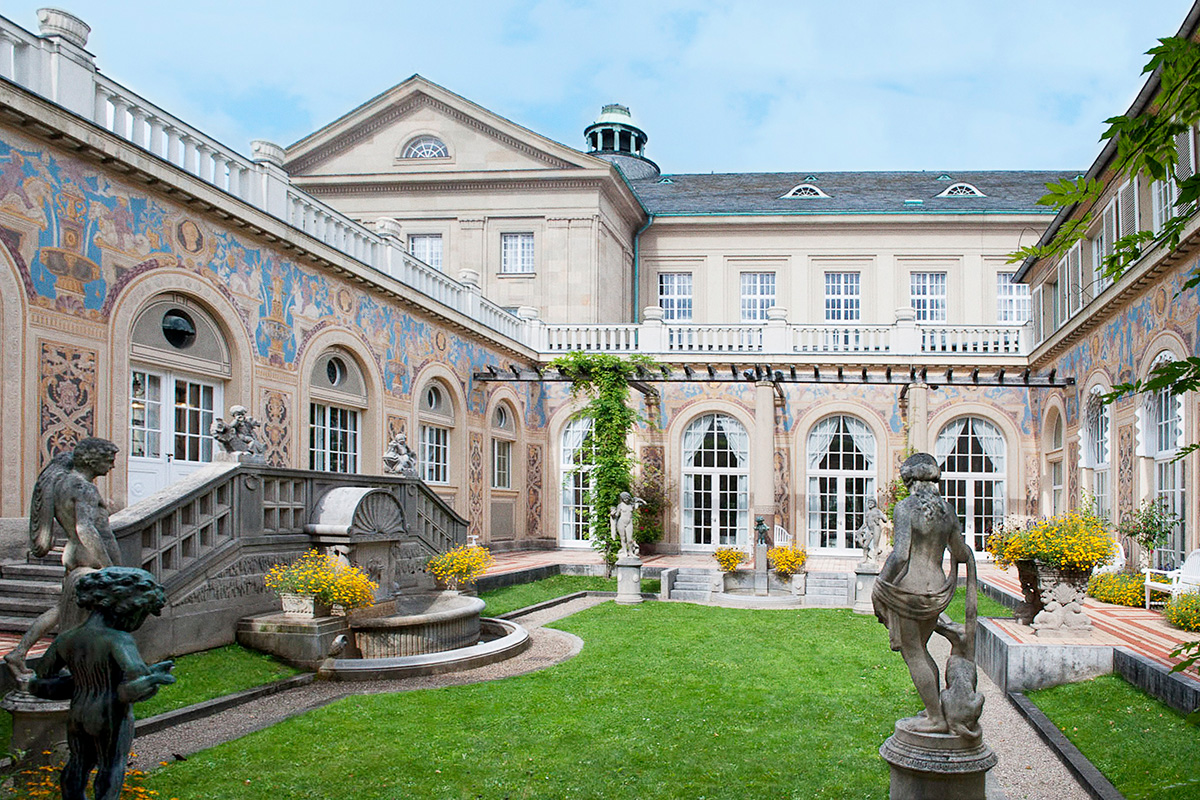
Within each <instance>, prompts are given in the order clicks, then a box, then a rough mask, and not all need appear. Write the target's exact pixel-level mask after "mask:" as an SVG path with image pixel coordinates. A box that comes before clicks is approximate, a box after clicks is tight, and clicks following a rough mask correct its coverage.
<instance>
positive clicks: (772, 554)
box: [767, 544, 808, 594]
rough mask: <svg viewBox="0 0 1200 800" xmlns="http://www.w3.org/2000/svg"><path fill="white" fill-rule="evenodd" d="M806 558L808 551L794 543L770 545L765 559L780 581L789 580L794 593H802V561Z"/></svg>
mask: <svg viewBox="0 0 1200 800" xmlns="http://www.w3.org/2000/svg"><path fill="white" fill-rule="evenodd" d="M807 560H808V551H807V550H805V549H804V548H803V547H797V546H796V545H794V544H793V545H790V546H787V547H772V548H771V549H770V550H768V551H767V561H768V562H769V563H770V565H771V569H773V570H775V574H776V575H778V576H779V579H780V580H781V581H784V582H785V583H786V582H788V581H789V580H790V581H791V583H792V591H793V592H794V593H795V594H804V562H805V561H807Z"/></svg>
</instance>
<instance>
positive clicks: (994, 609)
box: [946, 586, 1012, 622]
mask: <svg viewBox="0 0 1200 800" xmlns="http://www.w3.org/2000/svg"><path fill="white" fill-rule="evenodd" d="M976 596H977V597H978V598H979V616H981V617H1011V616H1012V609H1011V608H1009V607H1008V606H1002V605H1000V604H999V603H997V602H996V601H995V600H993V599H992V598H990V597H988V596H987V595H986V594H984V593H983V592H978V593H977V595H976ZM946 613H947V614H949V615H950V617H951V618H952V619H953V620H955V621H956V622H963V621H964V620H966V618H967V590H966V589H965V588H963V587H962V586H960V587H958V590H957V591H956V592H955V593H954V599H953V600H951V601H950V605H949V607H947V608H946Z"/></svg>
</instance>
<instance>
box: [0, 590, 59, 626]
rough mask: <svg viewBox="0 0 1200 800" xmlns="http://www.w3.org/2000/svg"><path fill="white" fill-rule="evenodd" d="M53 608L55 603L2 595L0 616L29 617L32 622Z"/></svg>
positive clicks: (0, 597) (0, 598) (0, 596)
mask: <svg viewBox="0 0 1200 800" xmlns="http://www.w3.org/2000/svg"><path fill="white" fill-rule="evenodd" d="M53 607H54V602H47V601H44V600H40V599H37V598H31V597H12V596H7V595H0V616H9V617H29V618H30V619H31V620H32V619H33V618H34V617H36V616H38V615H39V614H41V613H42V612H43V611H45V610H46V609H48V608H53Z"/></svg>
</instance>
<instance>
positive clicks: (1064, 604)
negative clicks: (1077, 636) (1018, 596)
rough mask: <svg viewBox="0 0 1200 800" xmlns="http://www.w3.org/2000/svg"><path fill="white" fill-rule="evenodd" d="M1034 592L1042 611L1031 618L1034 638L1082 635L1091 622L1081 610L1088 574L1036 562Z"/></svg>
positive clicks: (1090, 626)
mask: <svg viewBox="0 0 1200 800" xmlns="http://www.w3.org/2000/svg"><path fill="white" fill-rule="evenodd" d="M1036 565H1037V566H1036V569H1037V580H1038V591H1039V595H1040V599H1041V603H1042V609H1041V611H1039V612H1038V613H1037V615H1036V616H1035V617H1034V618H1033V622H1032V626H1033V629H1034V630H1035V631H1037V634H1038V636H1046V635H1050V636H1054V635H1063V634H1071V633H1077V632H1078V633H1083V632H1086V631H1089V630H1091V628H1092V621H1091V620H1090V619H1089V618H1088V615H1087V614H1086V613H1084V610H1083V600H1084V598H1085V597H1087V583H1088V578H1090V577H1091V575H1092V571H1091V570H1090V569H1089V570H1078V569H1061V568H1059V567H1058V566H1057V565H1055V564H1047V563H1045V562H1042V561H1038V562H1036Z"/></svg>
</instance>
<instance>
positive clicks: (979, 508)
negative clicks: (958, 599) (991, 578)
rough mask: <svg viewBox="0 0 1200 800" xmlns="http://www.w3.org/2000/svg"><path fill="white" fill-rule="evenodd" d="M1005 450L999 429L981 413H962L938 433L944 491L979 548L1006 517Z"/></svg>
mask: <svg viewBox="0 0 1200 800" xmlns="http://www.w3.org/2000/svg"><path fill="white" fill-rule="evenodd" d="M1005 450H1006V446H1005V443H1004V437H1003V436H1001V435H1000V431H999V429H997V428H996V426H995V425H993V424H992V423H990V422H988V421H986V420H983V419H980V418H979V417H960V418H959V419H956V420H954V421H952V422H950V424H948V425H947V426H946V427H944V428H942V431H941V433H939V434H938V438H937V445H936V455H937V460H938V464H940V465H941V468H942V492H943V494H944V496H945V497H946V499H947V500H948V501H950V504H951V505H952V506H954V510H955V512H956V513H957V514H958V521H959V523H960V524H961V525H962V527H963V535H964V536H965V537H966V539H967V544H969V545H970V546H971V547H972V548H973V549H974V550H975V551H976V552H983V551H984V550H985V549H986V547H985V544H986V542H985V540H986V539H987V535H988V533H990V532H991V530H992V528H993V527H994V526H995V525H999V524H1000V523H1001V522H1003V521H1004V474H1005V469H1006V467H1005Z"/></svg>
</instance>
